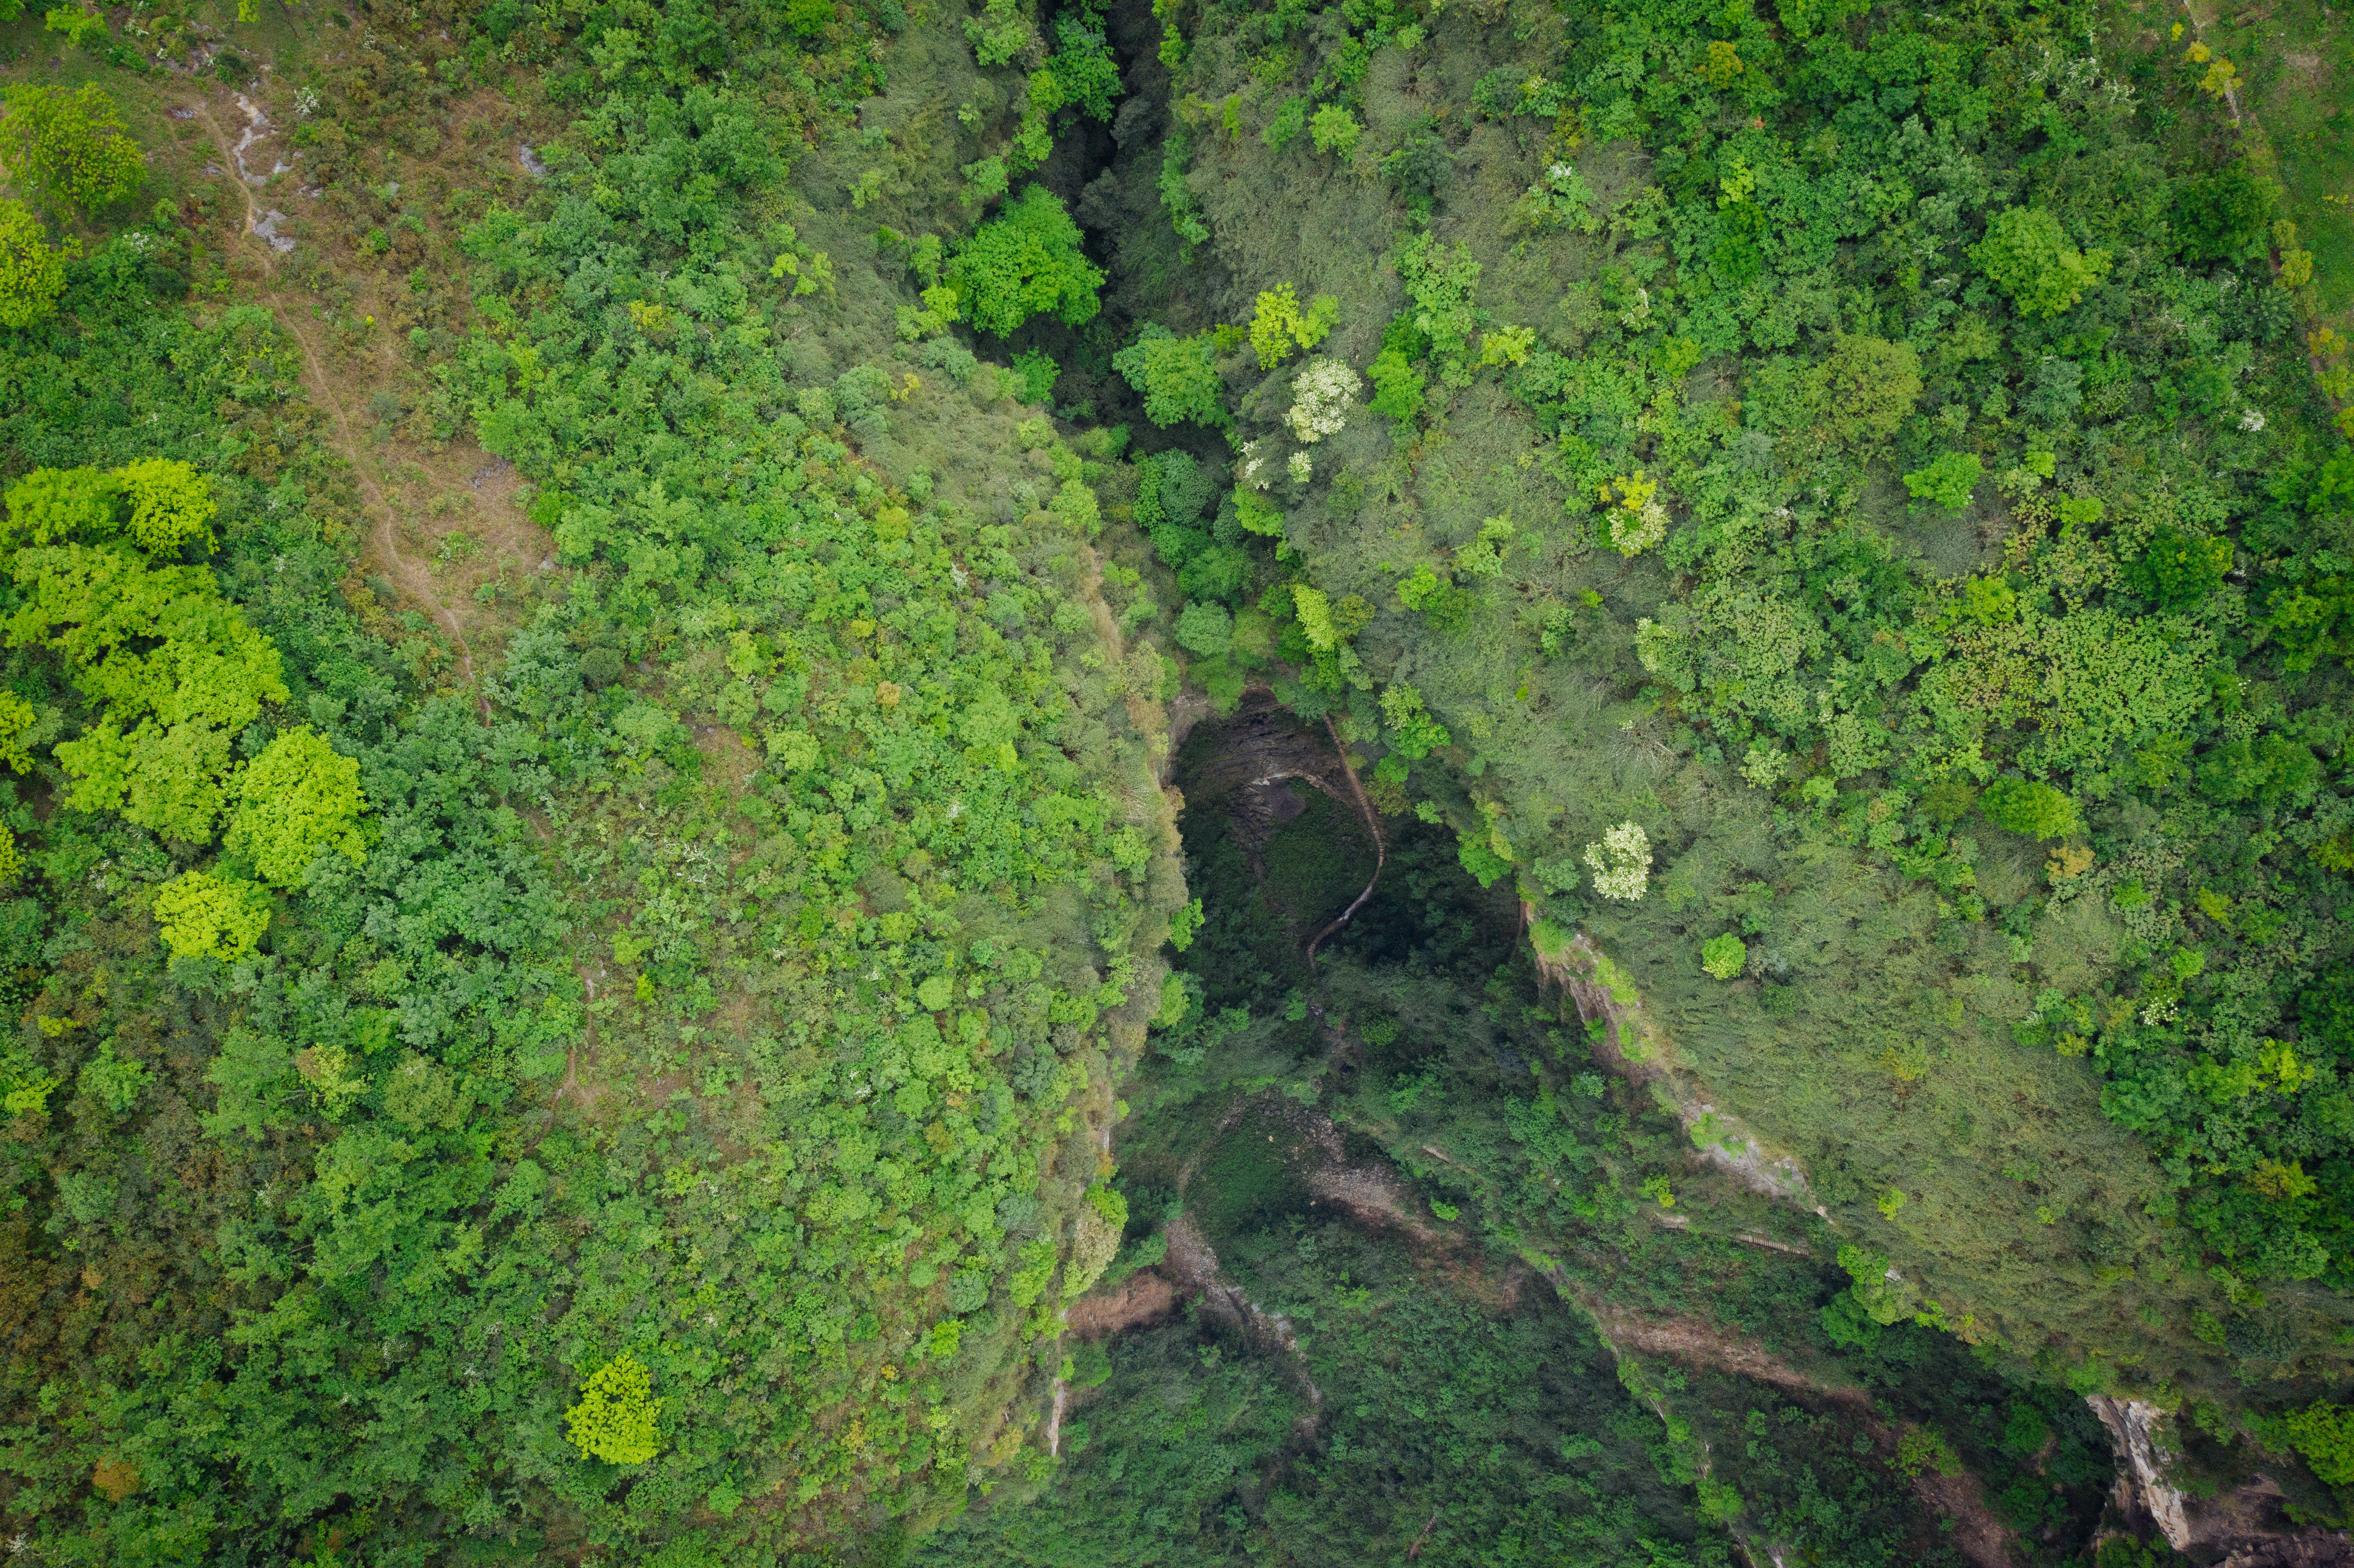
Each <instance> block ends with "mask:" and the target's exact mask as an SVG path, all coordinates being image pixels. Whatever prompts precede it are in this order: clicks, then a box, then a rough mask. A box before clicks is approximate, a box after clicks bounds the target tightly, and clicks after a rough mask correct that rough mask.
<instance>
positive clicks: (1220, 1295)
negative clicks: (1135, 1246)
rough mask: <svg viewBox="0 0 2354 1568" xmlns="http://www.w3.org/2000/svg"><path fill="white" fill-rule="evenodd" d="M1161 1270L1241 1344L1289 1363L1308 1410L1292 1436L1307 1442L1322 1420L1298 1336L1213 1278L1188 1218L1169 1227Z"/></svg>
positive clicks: (1213, 1259) (1320, 1395)
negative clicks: (1239, 1336) (1263, 1347)
mask: <svg viewBox="0 0 2354 1568" xmlns="http://www.w3.org/2000/svg"><path fill="white" fill-rule="evenodd" d="M1167 1266H1168V1268H1169V1271H1170V1273H1172V1274H1173V1275H1175V1276H1176V1277H1177V1283H1178V1284H1179V1285H1180V1286H1182V1287H1184V1288H1185V1289H1188V1290H1192V1291H1194V1292H1197V1293H1198V1294H1199V1295H1200V1296H1201V1298H1202V1305H1203V1307H1204V1309H1206V1310H1208V1311H1209V1312H1211V1313H1212V1314H1213V1315H1214V1316H1217V1317H1221V1318H1224V1319H1226V1320H1227V1321H1228V1323H1229V1324H1230V1325H1232V1326H1233V1327H1235V1328H1236V1329H1238V1330H1241V1331H1242V1333H1243V1335H1244V1337H1245V1338H1246V1339H1248V1340H1257V1341H1259V1342H1260V1343H1262V1344H1268V1345H1273V1346H1275V1347H1276V1348H1278V1349H1279V1350H1281V1351H1283V1352H1284V1354H1286V1355H1287V1356H1288V1357H1289V1358H1290V1359H1291V1362H1292V1366H1293V1367H1294V1369H1295V1370H1296V1371H1297V1372H1299V1383H1300V1386H1301V1388H1303V1389H1304V1390H1306V1391H1307V1393H1308V1404H1309V1410H1308V1414H1305V1415H1303V1416H1301V1417H1300V1418H1299V1424H1298V1425H1296V1426H1295V1427H1294V1428H1293V1429H1292V1436H1293V1437H1295V1438H1296V1439H1298V1440H1299V1441H1300V1442H1303V1443H1305V1442H1312V1441H1313V1440H1314V1439H1315V1436H1316V1429H1317V1427H1318V1425H1320V1423H1321V1421H1322V1418H1323V1414H1324V1391H1323V1390H1322V1389H1320V1388H1318V1387H1317V1386H1316V1380H1315V1379H1314V1378H1313V1377H1311V1376H1310V1374H1309V1371H1308V1356H1307V1353H1306V1352H1305V1351H1302V1350H1300V1348H1299V1335H1298V1334H1297V1333H1296V1332H1294V1331H1293V1330H1292V1327H1291V1319H1288V1318H1286V1317H1284V1316H1283V1315H1282V1314H1281V1313H1278V1312H1268V1311H1265V1310H1262V1309H1261V1308H1259V1306H1258V1304H1257V1303H1256V1302H1254V1301H1253V1300H1252V1299H1251V1298H1249V1297H1247V1296H1246V1295H1244V1294H1243V1292H1242V1287H1240V1286H1237V1285H1231V1284H1228V1283H1227V1282H1226V1281H1225V1279H1223V1278H1221V1277H1219V1272H1218V1255H1217V1254H1216V1253H1215V1252H1214V1251H1212V1250H1211V1248H1210V1244H1209V1241H1208V1239H1207V1238H1205V1237H1204V1235H1203V1234H1202V1233H1201V1232H1200V1231H1199V1230H1197V1229H1196V1228H1195V1227H1194V1224H1193V1216H1191V1215H1190V1214H1179V1215H1178V1216H1177V1217H1176V1218H1175V1219H1173V1220H1172V1221H1170V1222H1169V1259H1168V1265H1167Z"/></svg>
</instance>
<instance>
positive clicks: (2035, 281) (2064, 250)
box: [1970, 207, 2109, 317]
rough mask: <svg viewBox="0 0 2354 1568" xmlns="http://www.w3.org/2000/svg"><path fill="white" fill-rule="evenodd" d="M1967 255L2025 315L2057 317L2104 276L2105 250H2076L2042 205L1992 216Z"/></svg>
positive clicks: (2058, 222)
mask: <svg viewBox="0 0 2354 1568" xmlns="http://www.w3.org/2000/svg"><path fill="white" fill-rule="evenodd" d="M1970 259H1971V260H1974V261H1976V262H1977V263H1978V265H1979V266H1980V267H1981V268H1983V269H1984V270H1985V271H1986V275H1987V276H1988V278H1990V279H1992V280H1993V281H1994V285H1995V287H1996V288H1998V289H2000V290H2001V291H2003V292H2004V293H2005V294H2007V295H2009V297H2010V302H2011V303H2012V304H2013V305H2014V306H2016V307H2018V310H2019V313H2020V315H2023V316H2047V317H2048V316H2056V315H2058V314H2059V313H2061V312H2062V311H2065V310H2067V309H2068V308H2070V307H2071V306H2073V304H2075V302H2077V301H2078V300H2081V299H2083V298H2084V291H2085V290H2087V289H2089V288H2091V287H2092V286H2093V285H2094V284H2095V283H2097V282H2099V281H2101V280H2102V279H2103V278H2104V277H2105V276H2107V274H2108V270H2109V256H2108V252H2107V251H2105V250H2082V251H2080V250H2078V249H2076V248H2075V247H2074V246H2073V245H2072V244H2070V243H2069V242H2068V235H2067V231H2066V230H2065V229H2063V228H2061V227H2060V220H2059V218H2057V217H2054V216H2053V215H2052V214H2051V213H2049V212H2047V211H2045V210H2044V209H2043V208H2041V207H2009V208H2006V209H2005V210H2003V211H2001V212H1999V213H1997V214H1995V216H1994V218H1993V220H1992V221H1991V222H1989V223H1988V225H1987V231H1986V238H1984V239H1983V240H1981V241H1979V242H1978V244H1977V245H1975V246H1972V247H1971V248H1970Z"/></svg>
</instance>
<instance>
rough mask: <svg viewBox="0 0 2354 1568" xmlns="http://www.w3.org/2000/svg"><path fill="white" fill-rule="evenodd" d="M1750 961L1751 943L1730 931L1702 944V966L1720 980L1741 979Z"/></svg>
mask: <svg viewBox="0 0 2354 1568" xmlns="http://www.w3.org/2000/svg"><path fill="white" fill-rule="evenodd" d="M1748 962H1749V945H1748V944H1747V943H1745V942H1744V941H1743V940H1742V939H1741V938H1738V937H1736V936H1734V934H1733V933H1732V932H1730V931H1727V932H1726V933H1725V934H1724V935H1723V936H1722V937H1711V938H1709V939H1708V940H1707V941H1705V942H1703V943H1702V944H1701V949H1700V967H1701V968H1702V969H1706V970H1707V971H1708V972H1709V973H1710V974H1712V975H1713V976H1715V977H1716V978H1717V979H1718V980H1739V979H1740V978H1741V971H1742V969H1744V967H1746V965H1747V964H1748Z"/></svg>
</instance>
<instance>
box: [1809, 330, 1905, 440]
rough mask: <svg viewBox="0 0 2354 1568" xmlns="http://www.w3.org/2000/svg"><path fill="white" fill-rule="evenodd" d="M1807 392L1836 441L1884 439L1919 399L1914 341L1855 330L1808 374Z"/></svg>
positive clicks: (1842, 339) (1818, 415)
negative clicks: (1893, 340) (1893, 338)
mask: <svg viewBox="0 0 2354 1568" xmlns="http://www.w3.org/2000/svg"><path fill="white" fill-rule="evenodd" d="M1808 394H1809V397H1810V400H1811V401H1812V402H1813V404H1814V406H1815V413H1816V417H1817V418H1819V420H1820V421H1821V423H1822V426H1823V428H1824V429H1826V430H1828V431H1829V433H1830V435H1831V436H1832V437H1833V438H1835V439H1836V440H1841V441H1857V442H1861V441H1876V440H1886V439H1887V438H1888V437H1890V436H1893V435H1894V434H1895V433H1896V428H1897V427H1898V426H1899V425H1902V424H1903V422H1904V417H1905V416H1906V415H1907V414H1910V413H1911V412H1912V411H1913V405H1914V403H1915V402H1916V401H1918V400H1919V398H1920V397H1921V356H1920V355H1918V354H1917V353H1915V352H1914V348H1913V345H1912V344H1904V343H1891V342H1889V341H1888V340H1887V339H1886V338H1879V337H1866V336H1864V335H1862V334H1850V335H1848V336H1846V337H1842V338H1840V340H1839V346H1838V347H1836V348H1834V349H1832V350H1831V353H1830V356H1829V358H1828V359H1826V360H1824V361H1823V362H1822V364H1820V365H1819V366H1816V367H1815V368H1814V370H1813V371H1812V372H1811V373H1810V375H1809V376H1808Z"/></svg>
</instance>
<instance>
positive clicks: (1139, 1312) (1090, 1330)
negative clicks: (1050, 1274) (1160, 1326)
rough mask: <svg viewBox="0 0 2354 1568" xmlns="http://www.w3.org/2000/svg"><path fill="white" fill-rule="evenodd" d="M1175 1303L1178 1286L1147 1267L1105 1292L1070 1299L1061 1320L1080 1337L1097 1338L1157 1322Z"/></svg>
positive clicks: (1122, 1332)
mask: <svg viewBox="0 0 2354 1568" xmlns="http://www.w3.org/2000/svg"><path fill="white" fill-rule="evenodd" d="M1176 1306H1177V1287H1175V1286H1174V1285H1172V1284H1171V1283H1170V1282H1169V1280H1168V1279H1167V1278H1166V1277H1164V1276H1162V1275H1160V1274H1157V1273H1155V1272H1153V1271H1152V1270H1151V1269H1149V1268H1148V1269H1145V1270H1142V1271H1141V1272H1140V1273H1136V1274H1131V1275H1129V1277H1128V1281H1127V1283H1126V1284H1124V1285H1122V1286H1121V1287H1119V1289H1118V1290H1115V1291H1113V1292H1112V1293H1111V1294H1110V1295H1108V1296H1083V1297H1081V1298H1079V1299H1078V1300H1076V1301H1074V1302H1072V1303H1071V1305H1070V1307H1069V1308H1068V1309H1067V1310H1066V1311H1065V1312H1064V1314H1063V1320H1064V1321H1065V1322H1066V1323H1067V1324H1069V1325H1070V1330H1071V1332H1072V1333H1074V1334H1076V1335H1077V1336H1078V1337H1079V1338H1081V1339H1083V1340H1099V1339H1103V1338H1106V1337H1107V1336H1108V1335H1112V1334H1124V1333H1126V1332H1128V1331H1129V1330H1130V1329H1142V1328H1146V1327H1148V1326H1150V1325H1151V1324H1154V1323H1158V1322H1160V1321H1161V1319H1163V1318H1166V1317H1168V1316H1169V1314H1170V1313H1171V1312H1172V1311H1173V1310H1175V1309H1176Z"/></svg>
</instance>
